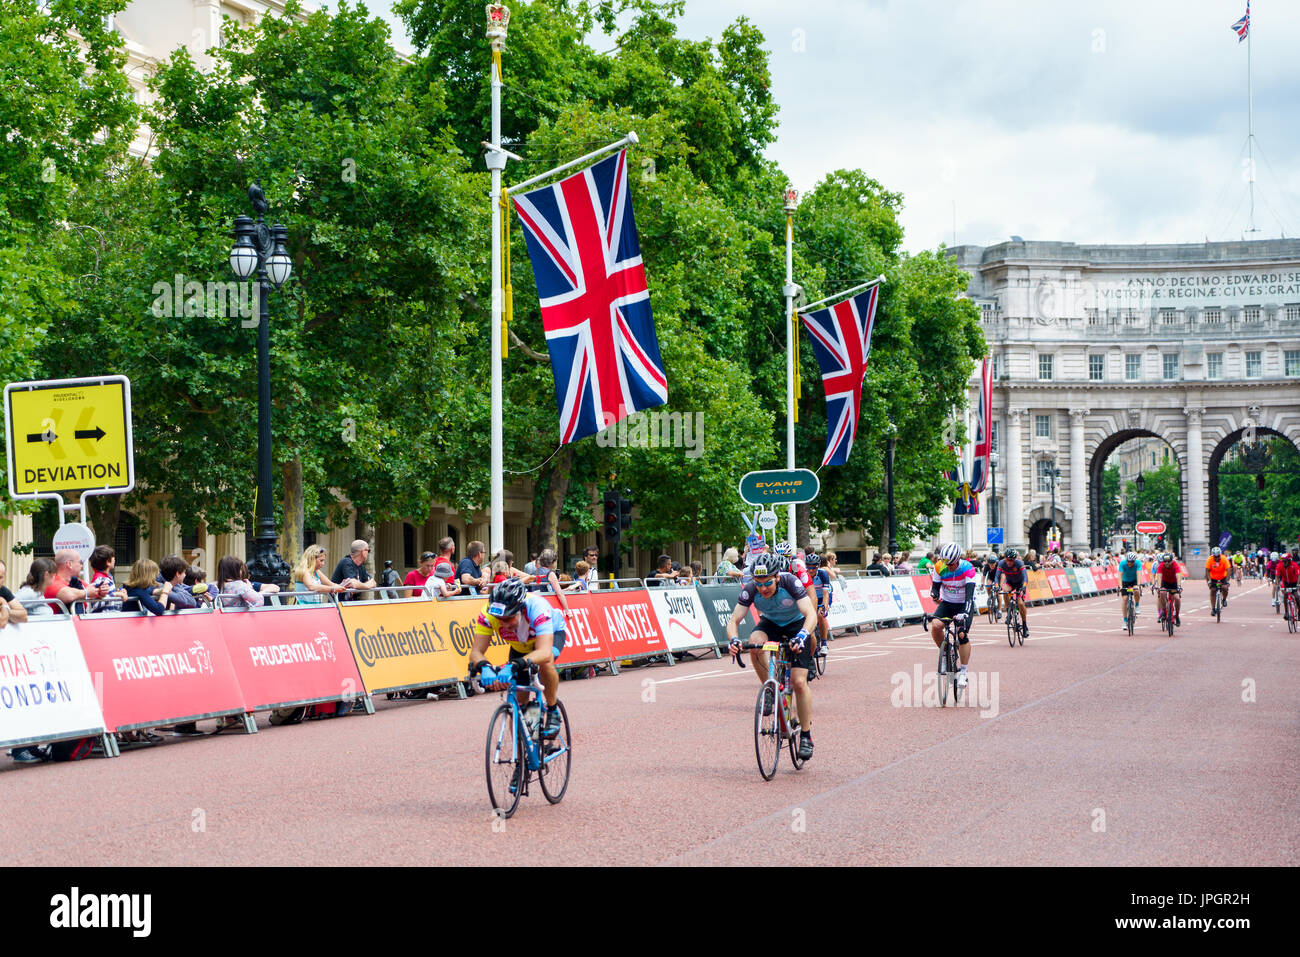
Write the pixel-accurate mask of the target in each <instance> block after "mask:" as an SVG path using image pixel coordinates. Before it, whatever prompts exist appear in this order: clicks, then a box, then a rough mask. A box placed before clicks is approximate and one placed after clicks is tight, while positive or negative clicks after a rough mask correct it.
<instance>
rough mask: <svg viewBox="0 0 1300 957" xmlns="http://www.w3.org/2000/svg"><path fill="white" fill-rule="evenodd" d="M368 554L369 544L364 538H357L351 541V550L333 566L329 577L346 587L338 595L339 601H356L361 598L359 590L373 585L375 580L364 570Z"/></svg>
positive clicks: (361, 590) (364, 589)
mask: <svg viewBox="0 0 1300 957" xmlns="http://www.w3.org/2000/svg"><path fill="white" fill-rule="evenodd" d="M369 556H370V544H369V543H368V542H367V541H366V540H365V539H364V538H358V539H357V540H356V541H355V542H353V543H352V550H351V552H350V553H349V554H347V555H345V556H343V557H342V558H340V559H339V563H338V564H337V565H335V566H334V574H333V575H331V576H330V577H331V579H332V580H334V581H336V582H338V583H339V584H340V585H342V586H343V587H344V588H345V589H347V590H346V591H345V592H343V593H342V594H340V595H339V601H357V600H359V599H360V598H361V594H360V593H361V592H363V591H366V590H368V589H371V588H374V587H375V584H376V583H375V580H374V579H373V578H371V577H370V573H369V572H367V571H366V559H367V558H368V557H369Z"/></svg>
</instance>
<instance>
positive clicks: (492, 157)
mask: <svg viewBox="0 0 1300 957" xmlns="http://www.w3.org/2000/svg"><path fill="white" fill-rule="evenodd" d="M509 25H510V10H509V9H508V8H506V7H505V6H504V5H503V4H500V3H494V4H490V5H489V6H488V8H487V37H488V40H489V46H490V47H491V48H492V141H491V144H490V146H491V148H490V149H489V150H488V151H487V156H486V161H487V167H488V169H489V170H491V171H492V194H491V204H492V397H491V402H492V436H491V441H492V466H491V467H492V474H491V503H490V507H491V512H490V522H491V524H490V527H489V534H488V558H489V559H490V558H491V557H492V556H494V555H496V554H497V553H498V552H500V551H501V549H503V548H504V547H505V537H506V535H505V527H506V525H505V476H504V470H505V462H504V460H503V454H502V448H503V444H504V437H503V434H502V425H501V389H502V378H501V315H502V311H503V307H504V303H503V302H502V292H501V285H502V282H501V171H502V170H504V169H505V166H506V154H505V153H503V152H502V151H501V49H502V47H503V46H504V44H505V38H506V30H507V28H508V27H509Z"/></svg>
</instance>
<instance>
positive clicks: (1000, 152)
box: [370, 0, 1300, 251]
mask: <svg viewBox="0 0 1300 957" xmlns="http://www.w3.org/2000/svg"><path fill="white" fill-rule="evenodd" d="M370 6H371V8H372V10H377V11H379V12H380V13H381V14H382V15H386V16H387V18H388V19H390V21H391V22H393V23H394V24H396V25H397V31H399V32H398V33H397V34H395V40H396V41H397V42H398V43H399V44H400V43H401V42H403V40H402V38H403V37H404V34H401V33H400V30H401V26H400V23H399V22H398V21H397V20H396V18H394V17H392V16H391V14H390V13H389V10H388V5H387V0H372V3H371V4H370ZM1244 12H1245V0H1146V2H1143V3H1133V2H1131V0H1130V2H1121V0H1089V2H1084V3H1073V4H1067V3H1062V2H1059V0H1052V2H1046V0H1021V2H1012V0H805V2H803V3H794V2H790V0H746V2H743V3H742V2H739V0H707V2H706V0H687V5H686V15H685V17H684V18H683V20H682V26H681V32H682V33H684V34H685V35H687V36H690V37H692V38H697V39H698V38H704V37H711V38H714V39H716V38H717V37H718V36H719V35H720V34H721V32H722V30H723V28H724V27H725V26H726V25H727V24H728V23H730V22H732V21H733V20H734V19H735V18H736V17H738V16H741V15H744V16H747V17H749V18H750V19H751V20H752V21H753V22H754V23H755V24H756V25H757V26H758V27H759V29H760V30H762V31H763V34H764V35H765V36H766V37H767V43H768V49H769V50H770V51H771V54H772V57H771V67H772V76H773V87H772V89H773V94H774V96H775V98H776V102H777V103H778V104H779V105H780V108H781V111H780V114H779V121H780V131H779V135H778V138H777V141H776V142H775V143H774V144H772V146H770V147H769V149H768V154H769V156H770V157H771V158H772V159H774V160H775V161H776V162H777V163H779V164H780V166H781V167H782V169H784V170H785V171H786V172H787V173H788V174H789V175H790V177H791V180H792V181H793V183H794V185H795V186H796V187H797V188H798V189H799V190H800V191H801V192H804V191H807V190H809V189H811V188H812V187H813V186H814V185H816V183H817V182H818V180H820V179H821V178H822V177H824V176H825V175H826V174H827V173H828V172H831V171H833V170H835V169H840V168H853V167H860V168H862V169H863V170H865V171H866V172H867V173H868V174H869V175H870V176H872V177H874V178H875V179H877V180H879V181H880V182H881V183H882V184H883V185H884V186H885V187H886V188H888V189H891V190H895V191H898V192H901V193H902V194H903V199H904V211H903V214H902V222H903V226H904V228H905V230H906V238H905V240H904V245H905V247H906V248H907V249H909V250H911V251H916V250H919V249H926V248H934V247H935V246H937V245H938V244H939V243H940V242H945V243H948V244H949V245H951V244H952V243H953V238H954V203H955V232H956V241H957V242H958V243H975V244H978V245H989V244H992V243H997V242H1002V241H1004V240H1006V239H1008V238H1009V237H1010V236H1011V235H1012V234H1016V235H1020V236H1023V237H1024V238H1025V239H1044V240H1046V239H1051V240H1067V241H1074V242H1110V243H1138V242H1150V243H1165V242H1202V241H1204V240H1205V239H1206V238H1209V239H1211V240H1225V239H1241V238H1243V233H1244V232H1245V230H1246V229H1247V226H1248V221H1249V217H1250V213H1249V210H1250V205H1249V193H1248V188H1247V178H1246V175H1245V169H1246V139H1247V135H1246V134H1247V111H1246V106H1247V95H1246V55H1247V44H1246V43H1238V41H1237V37H1236V36H1235V35H1234V33H1233V32H1232V31H1231V29H1230V28H1231V26H1232V24H1233V23H1234V22H1235V21H1236V20H1237V19H1238V18H1239V17H1241V15H1242V14H1243V13H1244ZM1251 18H1252V20H1251V44H1252V45H1253V46H1252V50H1251V56H1252V59H1253V63H1252V74H1253V80H1254V103H1255V143H1256V153H1255V168H1256V177H1255V178H1256V186H1255V224H1256V226H1257V227H1258V228H1259V229H1260V230H1261V232H1259V233H1258V234H1256V236H1257V237H1263V238H1270V237H1277V236H1279V235H1281V234H1283V233H1285V234H1286V235H1288V236H1296V235H1300V124H1298V123H1297V113H1298V112H1300V65H1298V63H1297V55H1296V51H1300V3H1297V2H1296V0H1258V2H1256V3H1254V4H1253V5H1252V9H1251ZM406 42H407V43H408V45H409V41H406ZM507 55H508V54H507ZM507 95H509V91H508V90H507Z"/></svg>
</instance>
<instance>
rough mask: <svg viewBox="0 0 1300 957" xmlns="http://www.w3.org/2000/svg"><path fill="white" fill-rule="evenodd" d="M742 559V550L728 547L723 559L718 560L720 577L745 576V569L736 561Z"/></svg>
mask: <svg viewBox="0 0 1300 957" xmlns="http://www.w3.org/2000/svg"><path fill="white" fill-rule="evenodd" d="M738 561H740V552H738V551H736V550H735V549H734V548H728V549H727V550H726V551H725V552H723V553H722V561H720V562H718V569H717V573H718V577H719V578H744V577H745V572H744V570H743V569H741V568H738V567H736V562H738Z"/></svg>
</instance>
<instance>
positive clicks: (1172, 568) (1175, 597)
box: [1155, 552, 1186, 625]
mask: <svg viewBox="0 0 1300 957" xmlns="http://www.w3.org/2000/svg"><path fill="white" fill-rule="evenodd" d="M1155 574H1156V576H1157V578H1158V579H1159V581H1160V591H1161V593H1162V594H1163V595H1164V598H1165V600H1164V609H1163V610H1162V611H1161V613H1160V621H1164V616H1165V615H1167V614H1173V616H1174V624H1175V625H1181V624H1182V623H1183V622H1182V619H1181V617H1180V616H1179V612H1180V611H1182V607H1183V599H1182V588H1180V587H1179V579H1180V578H1181V576H1182V575H1185V574H1186V570H1185V569H1183V568H1182V567H1181V566H1180V565H1179V564H1178V562H1176V561H1174V556H1173V555H1171V554H1170V553H1169V552H1165V554H1164V556H1163V557H1162V558H1161V561H1160V564H1159V565H1157V566H1156V570H1155Z"/></svg>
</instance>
